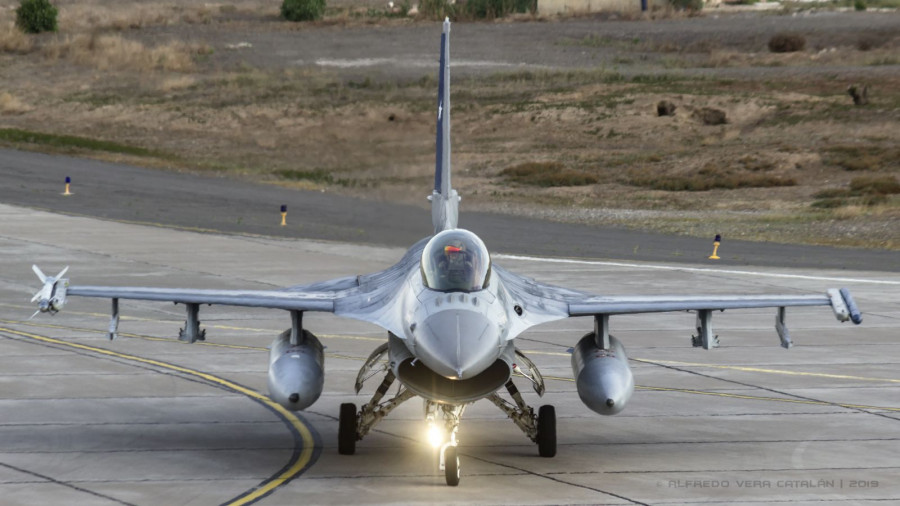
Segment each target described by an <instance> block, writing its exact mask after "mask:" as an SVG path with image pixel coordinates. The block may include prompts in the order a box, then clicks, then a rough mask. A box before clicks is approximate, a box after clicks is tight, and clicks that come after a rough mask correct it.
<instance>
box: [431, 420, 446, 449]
mask: <svg viewBox="0 0 900 506" xmlns="http://www.w3.org/2000/svg"><path fill="white" fill-rule="evenodd" d="M428 442H429V443H431V446H433V447H435V448H438V447H440V446H441V445H442V444H444V431H443V430H441V428H440V427H438V426H437V425H435V424H434V423H429V424H428Z"/></svg>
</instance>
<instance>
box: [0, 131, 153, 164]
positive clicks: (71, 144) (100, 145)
mask: <svg viewBox="0 0 900 506" xmlns="http://www.w3.org/2000/svg"><path fill="white" fill-rule="evenodd" d="M0 141H6V142H15V143H23V144H38V145H41V146H49V147H52V148H64V149H66V148H68V149H87V150H90V151H103V152H106V153H118V154H123V155H133V156H151V157H157V158H166V156H165V155H163V154H162V153H160V152H158V151H153V150H150V149H146V148H141V147H138V146H130V145H128V144H120V143H118V142H113V141H101V140H97V139H90V138H87V137H76V136H74V135H56V134H45V133H41V132H32V131H29V130H20V129H18V128H0Z"/></svg>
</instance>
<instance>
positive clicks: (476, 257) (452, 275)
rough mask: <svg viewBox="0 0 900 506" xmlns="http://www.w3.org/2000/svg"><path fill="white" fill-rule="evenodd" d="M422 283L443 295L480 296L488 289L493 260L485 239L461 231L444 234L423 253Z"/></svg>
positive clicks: (433, 239) (427, 245) (458, 229)
mask: <svg viewBox="0 0 900 506" xmlns="http://www.w3.org/2000/svg"><path fill="white" fill-rule="evenodd" d="M421 266H422V282H423V283H425V286H426V287H428V288H429V289H431V290H436V291H440V292H466V293H469V292H477V291H480V290H484V289H485V288H487V286H488V284H489V282H490V277H491V256H490V253H488V250H487V247H486V246H485V245H484V242H482V241H481V239H480V238H479V237H478V236H477V235H475V234H473V233H472V232H469V231H468V230H464V229H461V228H457V229H452V230H444V231H443V232H440V233H438V234H437V235H435V236H434V237H432V238H431V240H430V241H428V244H426V245H425V248H424V249H423V250H422V262H421Z"/></svg>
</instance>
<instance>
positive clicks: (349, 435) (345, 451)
mask: <svg viewBox="0 0 900 506" xmlns="http://www.w3.org/2000/svg"><path fill="white" fill-rule="evenodd" d="M356 425H357V422H356V404H353V403H352V402H346V403H344V404H341V413H340V418H338V453H340V454H341V455H353V454H354V453H356Z"/></svg>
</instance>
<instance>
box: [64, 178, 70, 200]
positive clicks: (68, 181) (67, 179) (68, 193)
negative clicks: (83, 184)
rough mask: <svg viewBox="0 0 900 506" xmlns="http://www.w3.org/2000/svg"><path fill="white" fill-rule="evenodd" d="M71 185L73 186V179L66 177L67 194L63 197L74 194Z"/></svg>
mask: <svg viewBox="0 0 900 506" xmlns="http://www.w3.org/2000/svg"><path fill="white" fill-rule="evenodd" d="M71 184H72V178H70V177H69V176H66V191H65V193H63V195H66V196H68V195H72V192H70V191H69V185H71Z"/></svg>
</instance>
